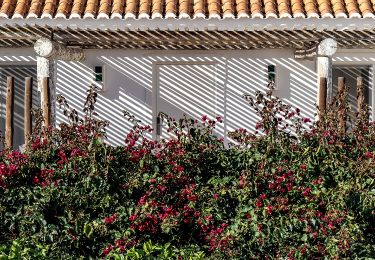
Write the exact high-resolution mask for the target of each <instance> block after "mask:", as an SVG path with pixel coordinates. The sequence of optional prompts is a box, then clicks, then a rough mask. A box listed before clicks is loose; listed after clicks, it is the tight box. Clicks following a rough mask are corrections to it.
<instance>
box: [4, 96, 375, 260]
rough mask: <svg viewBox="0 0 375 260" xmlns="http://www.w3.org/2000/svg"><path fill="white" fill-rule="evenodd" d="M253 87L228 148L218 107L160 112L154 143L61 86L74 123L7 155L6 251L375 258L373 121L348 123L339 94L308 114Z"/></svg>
mask: <svg viewBox="0 0 375 260" xmlns="http://www.w3.org/2000/svg"><path fill="white" fill-rule="evenodd" d="M246 98H247V99H248V100H249V103H250V105H251V106H252V107H253V108H254V109H255V111H256V113H257V114H258V115H259V116H260V118H261V120H260V121H259V122H258V124H257V125H256V130H255V132H250V131H248V130H245V129H238V130H236V131H234V132H232V133H230V138H231V139H232V140H233V143H232V144H231V145H230V147H229V148H228V147H225V146H224V144H223V140H222V139H220V137H217V136H216V135H215V134H214V129H215V126H216V124H220V123H221V122H222V119H221V118H220V117H217V118H215V119H212V118H208V117H207V116H203V117H202V119H201V122H197V121H195V120H191V119H187V118H183V119H181V120H178V121H176V120H173V119H172V118H169V117H168V116H167V115H163V117H164V118H163V120H165V121H166V122H167V124H168V127H169V129H168V131H169V132H170V133H172V136H173V138H171V139H168V140H161V141H153V140H150V139H148V138H146V137H145V136H146V133H149V132H151V131H152V129H151V127H149V126H144V125H142V124H141V122H139V121H137V120H136V118H135V117H134V116H132V115H131V114H129V113H128V112H125V117H126V118H127V119H128V120H129V121H130V122H132V123H133V124H134V127H133V130H132V131H130V132H129V133H127V135H126V137H125V142H124V145H123V146H121V147H111V146H108V145H107V144H106V143H105V141H104V140H105V126H106V125H107V122H104V121H100V120H98V119H95V117H96V115H95V112H94V105H95V102H96V94H95V92H93V91H89V94H88V98H87V100H86V103H85V110H84V112H85V116H84V118H83V119H80V118H79V117H78V113H77V112H76V111H74V110H71V109H70V108H69V106H68V104H67V102H66V101H65V100H64V99H63V98H62V97H59V102H60V105H61V107H62V108H63V109H64V114H65V115H67V116H68V119H69V123H68V124H62V125H60V126H59V128H58V129H52V128H42V127H39V128H37V129H36V130H35V131H34V134H33V135H32V137H31V140H30V143H29V145H28V146H27V147H26V149H25V151H24V152H22V153H21V152H18V151H8V150H4V151H2V152H1V153H0V220H1V221H0V245H2V246H1V247H0V248H1V250H2V251H0V253H1V254H3V255H2V256H4V257H7V256H8V254H10V253H9V252H11V251H12V252H13V251H14V250H16V249H12V248H14V247H15V244H14V243H15V242H14V241H16V244H17V248H18V249H17V250H18V251H19V252H20V253H18V254H21V251H22V250H23V251H22V254H24V255H27V254H31V253H30V252H35V257H38V258H46V259H54V258H58V259H59V258H68V259H70V258H73V259H77V258H81V257H84V258H90V257H92V258H114V259H122V258H127V259H152V258H157V259H170V258H178V259H205V258H214V259H221V258H224V259H225V258H238V259H279V258H280V259H306V258H333V259H340V258H371V257H374V255H375V235H374V234H375V230H374V225H373V223H375V192H374V191H375V184H374V182H375V181H374V177H375V176H374V175H375V156H374V153H375V125H374V124H373V123H368V122H367V121H368V120H367V121H366V120H363V119H361V121H360V122H358V123H356V124H355V125H354V126H353V130H352V131H350V132H349V131H348V132H345V133H344V134H343V133H342V131H341V130H340V129H339V127H342V125H341V126H340V124H338V123H337V121H335V120H337V118H336V117H335V116H333V115H332V111H334V110H335V108H334V104H333V105H332V107H331V110H329V111H327V113H326V114H325V116H323V117H322V119H321V120H320V121H318V122H311V119H308V118H303V117H302V116H301V111H300V110H299V109H294V108H292V107H291V106H288V105H285V104H283V103H282V102H281V101H280V100H279V99H278V98H276V97H273V96H272V93H271V92H267V93H260V92H258V93H257V95H256V96H255V97H249V96H247V97H246ZM339 105H342V104H339ZM330 111H331V112H330ZM330 113H331V114H330ZM37 125H40V124H37ZM18 251H17V252H18ZM24 251H25V252H26V253H25V252H24ZM41 252H42V253H41ZM12 254H13V253H12ZM5 259H6V258H5Z"/></svg>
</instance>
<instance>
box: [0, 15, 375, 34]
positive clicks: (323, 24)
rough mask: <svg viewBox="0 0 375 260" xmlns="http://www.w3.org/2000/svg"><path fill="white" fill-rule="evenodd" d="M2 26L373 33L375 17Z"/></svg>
mask: <svg viewBox="0 0 375 260" xmlns="http://www.w3.org/2000/svg"><path fill="white" fill-rule="evenodd" d="M0 26H16V27H26V26H39V27H49V28H52V29H54V28H56V29H67V28H70V29H91V30H130V31H133V30H150V31H154V30H169V31H170V30H172V31H176V30H177V31H206V30H208V31H215V30H218V31H224V30H229V31H259V30H288V31H289V30H318V31H323V30H325V31H330V30H338V31H342V30H372V29H375V18H355V17H352V18H343V17H341V18H316V17H310V18H302V17H299V18H272V17H269V18H246V17H243V18H223V19H221V18H209V19H205V18H194V19H190V18H181V19H176V18H165V19H164V18H154V19H145V18H143V19H135V18H118V17H115V18H101V19H93V18H84V19H82V18H70V19H66V18H63V17H60V18H33V17H31V18H26V19H24V18H12V19H6V18H0Z"/></svg>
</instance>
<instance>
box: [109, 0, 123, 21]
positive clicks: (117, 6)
mask: <svg viewBox="0 0 375 260" xmlns="http://www.w3.org/2000/svg"><path fill="white" fill-rule="evenodd" d="M124 11H125V0H113V2H112V9H111V17H118V18H121V17H122V15H123V14H124Z"/></svg>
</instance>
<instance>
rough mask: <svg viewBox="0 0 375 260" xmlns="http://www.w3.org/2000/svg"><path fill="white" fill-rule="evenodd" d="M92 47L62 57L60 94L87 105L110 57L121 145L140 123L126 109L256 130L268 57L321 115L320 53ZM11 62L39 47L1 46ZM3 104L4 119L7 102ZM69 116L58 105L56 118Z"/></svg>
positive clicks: (290, 92) (292, 99) (146, 117)
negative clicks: (250, 97)
mask: <svg viewBox="0 0 375 260" xmlns="http://www.w3.org/2000/svg"><path fill="white" fill-rule="evenodd" d="M85 52H86V59H85V60H84V61H83V62H67V61H55V72H54V73H55V75H54V76H55V84H56V94H62V95H63V96H65V97H66V98H67V100H68V101H69V104H70V106H71V107H72V108H75V109H77V110H78V111H80V112H82V107H83V103H84V101H85V97H86V90H87V89H88V88H89V86H90V84H92V83H93V82H94V81H93V79H94V74H93V68H94V66H97V65H105V82H104V90H103V91H102V92H100V93H99V97H98V103H97V106H96V109H97V113H98V117H100V118H102V119H105V120H108V121H110V123H111V124H110V126H109V127H108V141H109V142H110V143H111V144H114V145H121V144H122V143H123V140H124V136H125V134H126V133H127V132H128V131H129V130H130V129H131V127H132V125H131V124H130V123H129V122H127V120H126V119H125V118H124V117H123V110H128V111H129V112H131V113H133V114H134V115H135V116H136V117H137V118H139V119H140V120H142V122H143V123H144V124H150V125H154V126H155V123H156V116H157V113H158V112H159V111H160V110H165V111H163V112H166V113H167V114H170V115H172V116H175V117H178V116H180V115H181V114H182V113H187V114H189V115H190V116H193V117H198V116H199V117H200V115H202V114H207V115H208V116H209V117H212V116H222V117H223V118H224V123H223V124H222V125H220V126H219V129H218V134H220V135H224V137H225V138H226V133H227V132H228V131H232V130H234V129H237V128H247V129H249V130H253V129H254V126H255V123H256V121H257V120H258V118H257V117H256V115H255V113H254V111H252V110H251V108H250V107H249V106H248V105H247V102H246V100H244V99H243V97H242V95H243V94H245V93H246V94H254V93H255V91H257V90H263V91H264V90H265V89H266V85H267V82H268V73H267V67H268V65H275V66H276V86H277V89H276V91H275V94H276V95H278V96H280V97H281V98H282V99H283V100H284V101H285V102H287V103H289V104H291V105H292V106H295V107H299V108H300V109H301V110H302V113H303V116H305V117H310V118H313V117H314V114H315V103H316V91H317V90H316V85H317V75H316V64H315V60H295V59H294V53H293V50H292V49H290V50H289V49H284V50H273V49H272V50H271V49H265V50H251V51H244V50H238V51H232V50H230V51H229V50H220V51H219V50H218V51H188V50H186V51H156V50H155V51H146V50H144V51H142V50H120V49H117V50H85ZM10 65H36V55H35V52H34V51H33V49H32V48H17V49H15V48H9V49H1V50H0V66H10ZM333 65H334V66H349V67H350V66H351V65H353V66H354V65H356V66H358V65H368V66H371V67H372V66H373V65H375V53H374V52H373V51H371V50H339V51H338V52H337V53H336V54H335V55H334V57H333ZM371 77H372V78H373V73H372V72H371ZM334 80H335V79H333V81H334ZM372 86H373V81H372V82H370V84H369V102H370V105H371V103H372V100H373V99H374V91H372V88H373V87H372ZM158 91H159V92H158ZM155 93H157V94H155ZM0 109H1V111H2V112H1V115H2V117H1V124H4V118H3V117H4V116H3V115H4V111H5V104H4V102H2V103H1V105H0ZM371 109H372V110H374V106H373V107H371ZM373 113H375V111H373ZM65 120H66V118H65V116H64V115H63V114H62V111H60V110H59V109H58V108H56V123H57V124H58V123H60V122H62V121H65Z"/></svg>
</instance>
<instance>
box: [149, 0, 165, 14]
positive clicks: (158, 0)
mask: <svg viewBox="0 0 375 260" xmlns="http://www.w3.org/2000/svg"><path fill="white" fill-rule="evenodd" d="M162 13H163V1H162V0H152V7H151V15H152V16H151V18H157V17H158V18H161V17H163V16H162Z"/></svg>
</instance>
